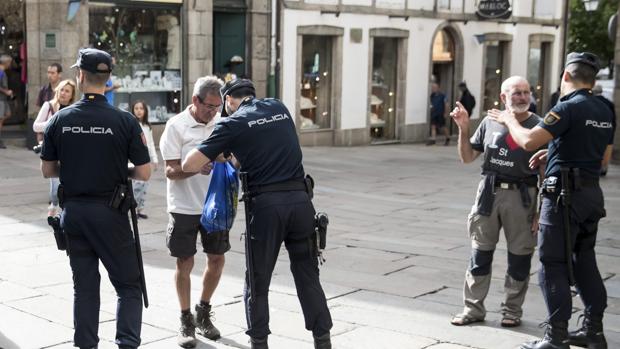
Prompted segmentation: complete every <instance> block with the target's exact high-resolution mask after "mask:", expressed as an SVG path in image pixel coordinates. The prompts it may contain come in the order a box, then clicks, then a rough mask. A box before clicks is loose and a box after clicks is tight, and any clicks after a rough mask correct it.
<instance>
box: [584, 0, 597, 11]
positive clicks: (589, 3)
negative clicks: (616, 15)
mask: <svg viewBox="0 0 620 349" xmlns="http://www.w3.org/2000/svg"><path fill="white" fill-rule="evenodd" d="M581 1H583V7H585V8H586V11H587V12H592V11H596V9H597V8H598V0H581Z"/></svg>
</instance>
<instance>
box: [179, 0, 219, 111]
mask: <svg viewBox="0 0 620 349" xmlns="http://www.w3.org/2000/svg"><path fill="white" fill-rule="evenodd" d="M183 12H184V13H183V15H184V17H185V18H184V19H185V21H184V29H185V30H184V31H183V35H182V36H183V39H182V40H183V50H184V54H183V58H182V59H183V65H184V75H185V76H184V78H185V79H184V81H185V86H184V88H185V91H186V93H185V99H186V101H185V105H187V104H189V103H190V101H191V97H192V90H193V88H194V83H195V82H196V80H197V79H198V78H199V77H201V76H205V75H209V74H212V73H213V0H200V1H194V0H184V1H183Z"/></svg>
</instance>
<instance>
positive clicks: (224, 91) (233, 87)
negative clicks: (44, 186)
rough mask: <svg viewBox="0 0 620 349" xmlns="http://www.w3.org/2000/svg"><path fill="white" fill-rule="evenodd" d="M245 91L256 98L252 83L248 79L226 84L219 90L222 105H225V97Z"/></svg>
mask: <svg viewBox="0 0 620 349" xmlns="http://www.w3.org/2000/svg"><path fill="white" fill-rule="evenodd" d="M241 89H245V90H247V92H248V93H250V94H251V95H252V96H256V89H255V88H254V83H252V80H249V79H235V80H231V81H229V82H227V83H226V84H224V86H222V88H220V95H221V96H222V103H226V96H228V95H231V94H232V93H233V92H235V91H238V90H241Z"/></svg>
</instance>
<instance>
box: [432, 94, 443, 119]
mask: <svg viewBox="0 0 620 349" xmlns="http://www.w3.org/2000/svg"><path fill="white" fill-rule="evenodd" d="M446 102H447V98H446V95H444V94H443V93H441V92H432V93H431V117H443V115H444V113H445V111H446Z"/></svg>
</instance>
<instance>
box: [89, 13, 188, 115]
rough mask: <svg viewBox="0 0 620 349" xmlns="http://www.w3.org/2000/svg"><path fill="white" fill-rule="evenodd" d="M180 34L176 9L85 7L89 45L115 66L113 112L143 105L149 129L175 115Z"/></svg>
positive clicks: (178, 100) (178, 104)
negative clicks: (111, 59)
mask: <svg viewBox="0 0 620 349" xmlns="http://www.w3.org/2000/svg"><path fill="white" fill-rule="evenodd" d="M180 28H181V27H180V7H179V6H177V5H169V6H168V5H158V6H152V5H149V6H141V5H140V6H138V5H134V4H131V5H129V4H110V3H97V2H91V3H90V6H89V41H90V45H91V46H93V47H95V48H98V49H101V50H104V51H107V52H109V53H110V54H112V55H113V56H114V58H115V60H116V66H115V68H114V71H113V72H112V82H113V84H115V85H117V86H119V88H118V89H117V90H115V93H114V103H113V104H114V105H115V106H117V107H119V108H121V109H125V110H129V107H130V106H131V105H132V103H133V102H135V101H136V100H139V99H140V100H145V101H146V103H147V104H148V107H149V121H150V122H154V123H158V122H165V121H167V120H168V119H169V118H170V117H171V116H173V115H175V114H177V113H179V112H180V111H181V88H182V81H181V32H180V30H181V29H180Z"/></svg>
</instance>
